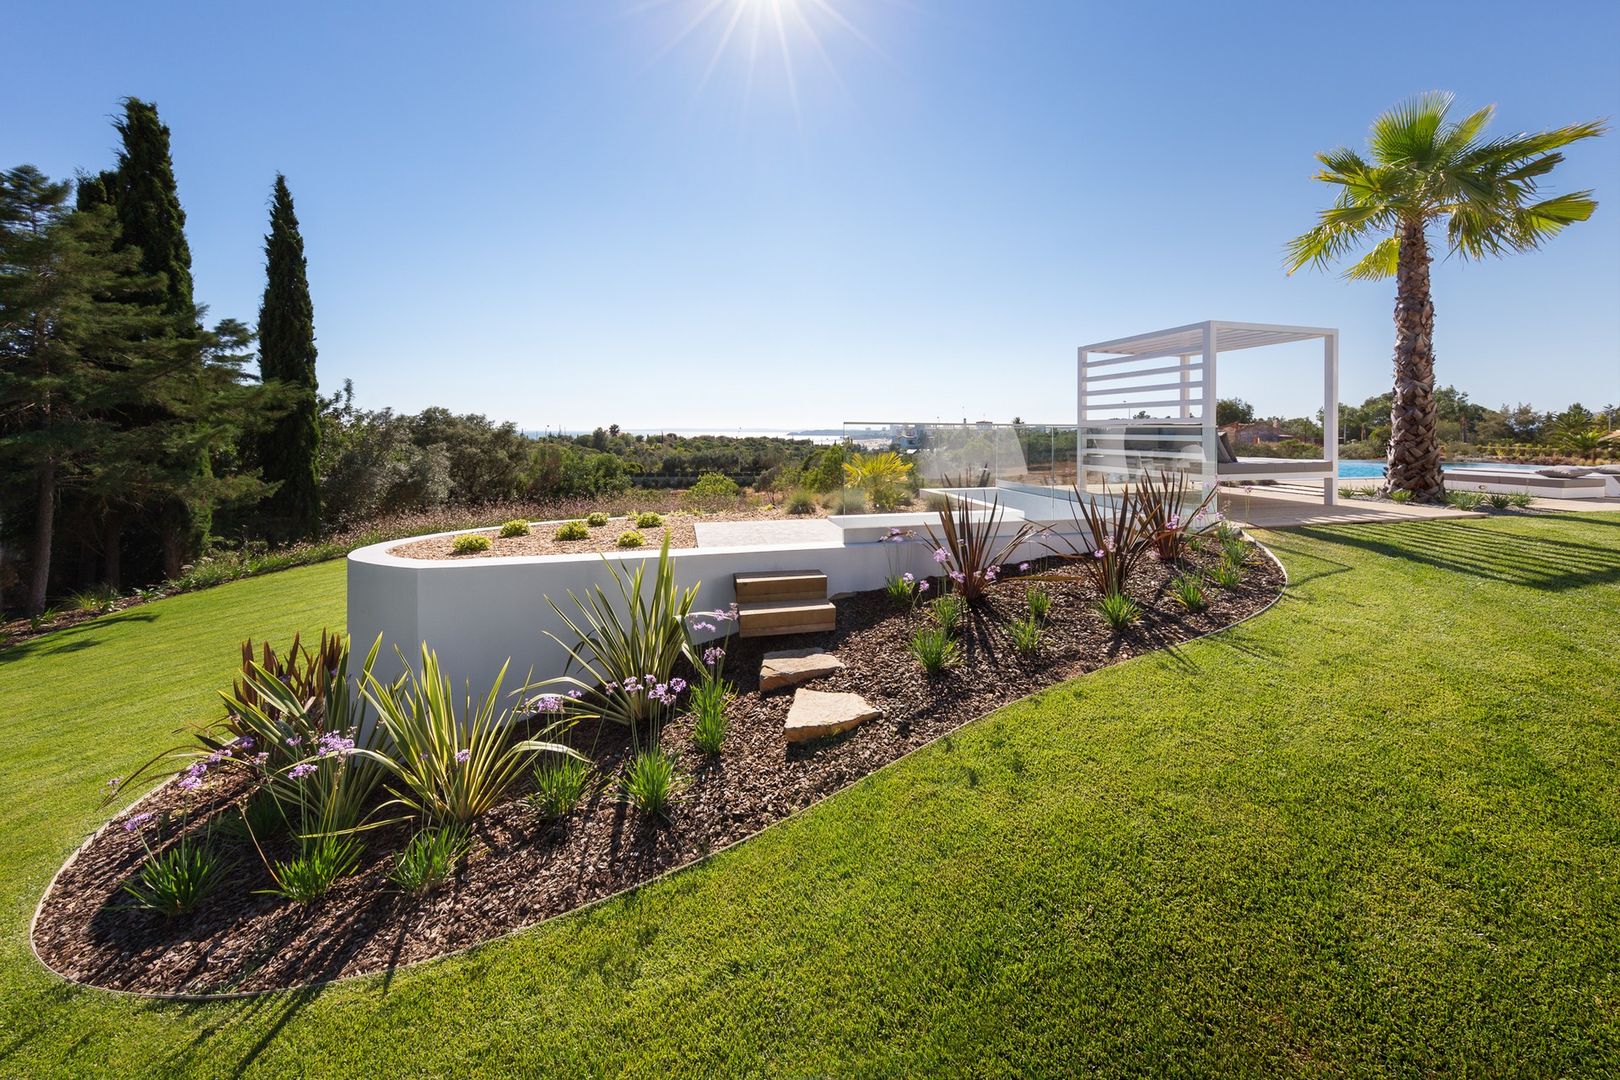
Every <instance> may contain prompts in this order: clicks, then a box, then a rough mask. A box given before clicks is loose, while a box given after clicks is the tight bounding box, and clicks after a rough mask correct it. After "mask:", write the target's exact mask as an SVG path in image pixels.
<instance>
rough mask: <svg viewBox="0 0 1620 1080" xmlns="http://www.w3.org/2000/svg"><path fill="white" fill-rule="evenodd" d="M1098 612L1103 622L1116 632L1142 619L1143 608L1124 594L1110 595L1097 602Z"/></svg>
mask: <svg viewBox="0 0 1620 1080" xmlns="http://www.w3.org/2000/svg"><path fill="white" fill-rule="evenodd" d="M1097 610H1098V611H1099V612H1101V613H1102V617H1103V621H1105V622H1106V623H1108V625H1109V626H1111V627H1113V628H1114V630H1115V631H1122V630H1124V629H1126V628H1127V627H1129V626H1130V625H1131V624H1132V623H1134V622H1136V621H1137V620H1138V619H1140V618H1141V617H1142V606H1141V605H1140V604H1138V603H1137V602H1136V601H1135V600H1132V599H1131V598H1130V597H1128V596H1126V595H1125V594H1124V593H1110V594H1109V595H1107V596H1104V597H1103V598H1102V599H1101V600H1099V601H1097Z"/></svg>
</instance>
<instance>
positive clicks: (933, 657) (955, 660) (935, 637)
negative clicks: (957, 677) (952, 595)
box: [910, 601, 962, 675]
mask: <svg viewBox="0 0 1620 1080" xmlns="http://www.w3.org/2000/svg"><path fill="white" fill-rule="evenodd" d="M936 602H937V601H936ZM910 648H911V655H912V656H914V657H916V659H917V663H919V664H921V665H922V669H923V670H924V671H926V672H927V673H928V674H930V675H938V674H939V673H940V672H942V671H945V670H947V669H949V668H953V667H955V666H956V665H957V664H959V663H960V662H961V660H962V645H961V642H959V641H957V640H956V639H955V638H954V637H952V636H951V632H950V631H949V630H947V629H946V628H945V627H943V626H935V627H924V628H923V629H921V630H918V631H917V632H916V633H915V634H913V635H912V637H911V645H910Z"/></svg>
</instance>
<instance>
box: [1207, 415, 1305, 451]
mask: <svg viewBox="0 0 1620 1080" xmlns="http://www.w3.org/2000/svg"><path fill="white" fill-rule="evenodd" d="M1220 431H1221V434H1222V435H1225V436H1226V441H1227V442H1229V443H1231V444H1232V445H1233V446H1254V445H1255V444H1256V443H1279V442H1282V441H1283V440H1284V439H1291V438H1293V436H1292V435H1290V434H1289V433H1288V432H1286V431H1284V430H1283V429H1282V428H1280V427H1278V426H1277V425H1276V424H1274V423H1272V422H1271V421H1270V420H1260V421H1257V422H1255V423H1253V424H1227V425H1225V426H1224V427H1222V428H1221V429H1220Z"/></svg>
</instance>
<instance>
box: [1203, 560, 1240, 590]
mask: <svg viewBox="0 0 1620 1080" xmlns="http://www.w3.org/2000/svg"><path fill="white" fill-rule="evenodd" d="M1209 580H1210V581H1211V582H1212V583H1213V584H1215V585H1219V586H1220V587H1221V588H1223V589H1235V588H1237V587H1238V586H1239V585H1241V584H1243V567H1242V566H1240V565H1238V564H1237V563H1234V562H1232V561H1230V560H1227V559H1223V560H1222V561H1221V562H1220V564H1219V565H1217V566H1216V567H1214V568H1213V569H1212V570H1210V571H1209Z"/></svg>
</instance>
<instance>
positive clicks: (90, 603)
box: [67, 585, 118, 614]
mask: <svg viewBox="0 0 1620 1080" xmlns="http://www.w3.org/2000/svg"><path fill="white" fill-rule="evenodd" d="M117 599H118V590H117V589H115V588H113V587H112V586H111V585H92V586H91V587H90V588H88V589H82V590H80V591H79V592H76V593H74V594H73V595H72V596H69V597H68V602H67V606H68V609H69V610H71V611H79V612H83V613H85V614H100V613H101V612H103V611H106V610H107V609H108V608H110V607H112V606H113V604H114V602H116V601H117Z"/></svg>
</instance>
